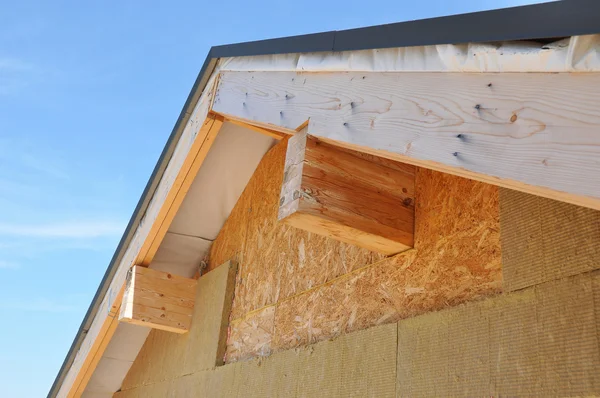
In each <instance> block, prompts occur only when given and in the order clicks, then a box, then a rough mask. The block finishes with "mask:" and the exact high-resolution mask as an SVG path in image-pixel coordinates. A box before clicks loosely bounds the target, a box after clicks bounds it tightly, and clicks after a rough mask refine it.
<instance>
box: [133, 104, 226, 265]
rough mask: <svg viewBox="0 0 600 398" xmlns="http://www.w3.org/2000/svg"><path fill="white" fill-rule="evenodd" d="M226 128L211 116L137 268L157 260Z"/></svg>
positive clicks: (163, 208) (195, 141)
mask: <svg viewBox="0 0 600 398" xmlns="http://www.w3.org/2000/svg"><path fill="white" fill-rule="evenodd" d="M222 125H223V118H222V117H221V116H218V115H214V114H209V115H208V116H207V118H206V120H205V121H204V123H203V125H202V127H201V128H200V131H199V132H198V134H197V135H196V138H195V139H194V143H193V144H192V147H191V148H190V152H189V153H190V155H191V156H188V157H186V159H185V161H184V163H183V166H182V167H181V169H180V170H179V172H178V174H177V177H176V178H175V182H174V183H173V186H172V187H171V189H170V190H169V193H168V194H167V197H166V198H165V201H164V203H163V205H162V207H161V210H160V212H159V214H158V217H157V221H156V222H155V223H154V224H153V225H152V228H151V230H150V233H149V235H148V239H146V240H145V242H144V244H143V246H142V248H141V249H140V251H139V253H138V255H137V257H136V260H135V264H137V265H144V266H148V265H149V264H150V262H151V261H152V259H153V258H154V255H155V254H156V251H157V250H158V247H159V246H160V243H161V242H162V240H163V238H164V237H165V234H166V233H167V231H168V230H169V226H171V222H173V219H174V218H175V215H176V214H177V211H178V210H179V207H180V206H181V204H182V203H183V199H184V198H185V195H186V194H187V192H188V191H189V190H190V187H191V186H192V182H194V178H195V177H196V174H198V171H199V170H200V166H202V163H203V162H204V159H205V158H206V155H208V151H209V150H210V148H211V147H212V144H213V143H214V142H215V138H216V137H217V133H218V132H219V130H220V129H221V126H222Z"/></svg>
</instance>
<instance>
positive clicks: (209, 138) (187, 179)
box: [61, 112, 223, 398]
mask: <svg viewBox="0 0 600 398" xmlns="http://www.w3.org/2000/svg"><path fill="white" fill-rule="evenodd" d="M222 124H223V118H222V117H221V116H219V115H215V114H212V113H210V112H209V113H208V114H207V116H206V119H205V120H204V121H203V123H202V124H201V127H200V129H199V130H198V132H197V134H196V135H195V138H194V140H193V142H192V144H191V146H190V149H189V151H187V153H186V154H185V159H184V160H183V163H182V166H181V167H180V168H179V169H178V171H177V174H176V177H175V178H174V180H172V181H173V183H172V185H171V186H170V188H169V189H168V191H167V193H166V196H165V197H164V200H163V201H158V203H157V204H156V205H155V206H159V209H158V210H156V212H157V215H156V218H154V219H153V223H152V225H151V227H150V228H149V230H148V232H147V234H146V235H145V238H143V240H142V241H141V242H142V243H141V244H140V245H139V246H136V245H132V246H133V247H134V250H136V252H137V254H134V255H133V256H132V257H130V258H129V260H124V261H131V263H129V264H127V267H128V268H127V269H129V268H130V267H131V266H132V265H133V264H136V262H137V261H140V262H142V265H148V264H150V262H151V261H152V259H153V258H154V255H155V254H156V251H157V250H158V246H159V245H160V242H162V239H163V238H164V235H165V234H166V231H167V230H168V227H169V225H170V223H171V222H172V220H173V218H174V216H175V214H176V212H177V210H178V209H179V206H180V205H181V203H182V202H183V199H184V197H185V194H186V193H187V191H188V190H189V188H190V186H191V184H192V182H193V180H194V178H195V176H196V174H197V172H198V170H199V169H200V166H201V165H202V163H203V161H204V159H205V158H206V155H207V154H208V151H209V149H210V147H211V145H212V143H213V142H214V139H215V136H216V134H217V133H218V131H219V129H220V128H221V126H222ZM165 174H167V173H165ZM141 228H143V226H140V229H141ZM137 248H139V249H137ZM136 252H134V253H136ZM113 285H114V281H113V283H112V284H111V286H113ZM117 285H118V286H119V287H117V288H115V289H114V290H113V292H114V296H113V294H111V292H110V291H109V293H108V294H107V296H106V297H105V298H104V300H103V302H102V304H101V306H100V307H101V309H100V310H99V311H98V316H99V318H98V319H95V320H94V323H93V324H92V328H90V330H89V331H88V333H87V336H86V338H85V340H84V343H83V344H82V346H81V347H80V349H79V352H78V354H77V356H76V358H75V361H74V362H73V364H72V365H71V369H70V371H69V372H70V373H71V372H72V374H70V375H68V377H69V378H71V379H72V380H73V381H72V382H71V383H70V387H66V391H67V392H66V394H65V395H66V396H67V397H69V398H70V397H80V396H81V395H82V394H83V392H84V391H85V388H86V386H87V383H88V382H89V380H90V378H91V377H92V375H93V373H94V370H95V369H96V367H97V365H98V363H99V362H100V359H101V358H102V355H103V354H104V351H105V350H106V347H107V346H108V343H109V342H110V339H111V338H112V336H113V334H114V332H115V330H116V327H117V325H118V319H117V318H118V316H119V313H120V311H121V303H122V298H123V295H124V291H125V284H123V282H120V283H117ZM111 289H112V287H111ZM66 382H67V379H65V381H63V384H64V383H66ZM61 390H62V389H61Z"/></svg>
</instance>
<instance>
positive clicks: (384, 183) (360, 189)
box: [279, 130, 415, 255]
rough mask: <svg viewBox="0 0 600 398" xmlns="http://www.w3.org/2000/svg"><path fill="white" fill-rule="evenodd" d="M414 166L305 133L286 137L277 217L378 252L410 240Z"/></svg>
mask: <svg viewBox="0 0 600 398" xmlns="http://www.w3.org/2000/svg"><path fill="white" fill-rule="evenodd" d="M414 184H415V168H414V166H411V165H407V164H402V163H397V162H392V161H389V160H387V159H381V158H377V157H375V156H370V155H365V154H362V153H359V152H354V151H349V150H345V149H341V148H337V147H335V146H332V145H330V144H327V143H324V142H322V141H319V140H318V139H316V138H314V137H311V136H308V135H307V134H306V130H304V131H302V132H300V133H298V134H296V135H294V136H293V137H291V138H290V139H289V141H288V147H287V154H286V159H285V168H284V177H283V185H282V187H281V195H280V201H279V204H280V207H279V219H280V220H283V221H284V222H285V223H287V224H289V225H292V226H294V227H297V228H300V229H304V230H307V231H310V232H313V233H316V234H320V235H325V236H329V237H331V238H333V239H336V240H340V241H343V242H347V243H351V244H355V245H358V246H361V247H365V248H367V249H370V250H375V251H378V252H381V253H384V254H388V255H391V254H396V253H399V252H401V251H404V250H407V249H410V248H411V247H412V246H413V241H414V239H413V233H414V214H415V207H414Z"/></svg>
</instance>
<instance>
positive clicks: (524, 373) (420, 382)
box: [397, 271, 600, 397]
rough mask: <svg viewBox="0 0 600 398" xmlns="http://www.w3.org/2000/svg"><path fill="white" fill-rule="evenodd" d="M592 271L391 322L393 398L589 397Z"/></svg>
mask: <svg viewBox="0 0 600 398" xmlns="http://www.w3.org/2000/svg"><path fill="white" fill-rule="evenodd" d="M599 280H600V274H599V273H598V272H597V271H596V272H593V273H585V274H581V275H577V276H573V277H567V278H563V279H561V280H558V281H552V282H548V283H544V284H541V285H537V286H535V287H531V288H527V289H524V290H522V291H519V292H515V293H510V294H506V295H501V296H498V297H494V298H490V299H487V300H484V301H482V302H477V303H469V304H465V305H461V306H459V307H457V308H453V309H448V310H444V311H441V312H438V313H431V314H425V315H422V316H418V317H415V318H411V319H406V320H403V321H401V322H399V324H398V375H397V376H398V396H411V397H426V396H597V395H599V394H600V371H599V370H600V352H599V346H598V331H599V326H600V318H599V317H598V309H597V308H596V307H597V302H598V297H599V296H600V290H599V287H600V284H598V281H599Z"/></svg>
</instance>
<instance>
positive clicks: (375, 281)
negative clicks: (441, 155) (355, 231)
mask: <svg viewBox="0 0 600 398" xmlns="http://www.w3.org/2000/svg"><path fill="white" fill-rule="evenodd" d="M415 232H416V234H415V250H410V251H408V252H404V253H401V254H399V255H397V256H395V257H392V258H389V259H384V260H382V261H379V262H377V263H374V264H372V265H370V266H367V267H364V268H363V269H358V270H356V271H354V272H351V273H348V274H345V275H344V276H342V277H340V278H338V279H336V280H333V281H331V282H330V283H328V284H325V285H323V286H321V287H318V288H316V289H312V290H309V291H307V292H305V293H303V294H300V295H297V296H294V297H292V298H291V299H288V300H282V301H280V302H279V303H278V304H277V309H276V311H275V335H274V341H273V347H274V348H275V349H288V348H291V347H297V346H301V345H305V344H309V343H314V342H316V341H319V340H323V339H326V338H330V337H332V336H337V335H339V334H341V333H346V332H350V331H354V330H360V329H365V328H368V327H370V326H373V325H378V324H382V323H388V322H394V321H397V320H399V319H402V318H407V317H410V316H415V315H418V314H422V313H425V312H428V311H433V310H439V309H442V308H445V307H448V306H454V305H457V304H460V303H463V302H466V301H469V300H474V299H477V298H480V297H485V296H489V295H494V294H497V293H499V292H500V290H501V280H502V279H501V278H502V275H501V255H500V233H499V215H498V189H497V188H496V187H494V186H491V185H487V184H484V183H479V182H475V181H472V180H467V179H464V178H460V177H455V176H451V175H448V174H443V173H438V172H434V171H431V170H426V169H417V181H416V228H415Z"/></svg>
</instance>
